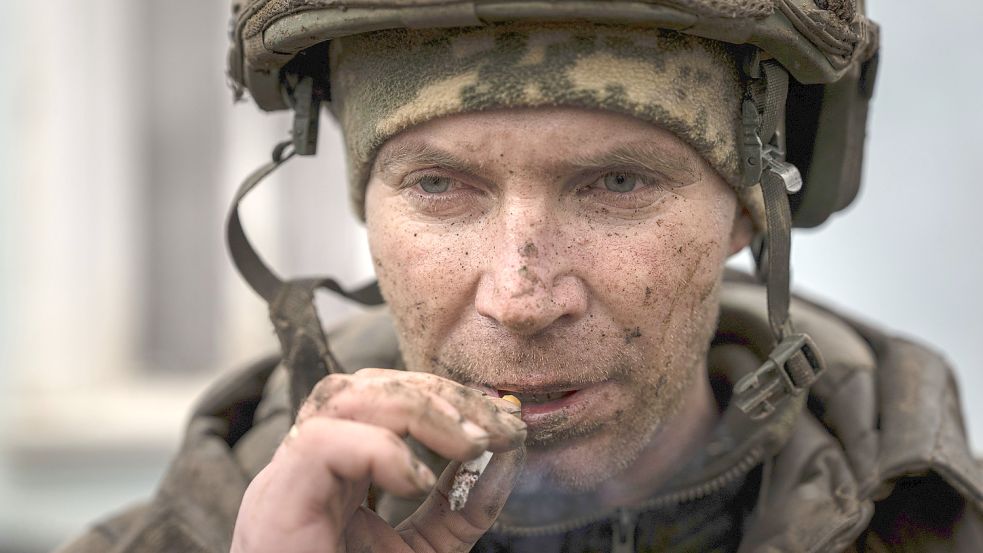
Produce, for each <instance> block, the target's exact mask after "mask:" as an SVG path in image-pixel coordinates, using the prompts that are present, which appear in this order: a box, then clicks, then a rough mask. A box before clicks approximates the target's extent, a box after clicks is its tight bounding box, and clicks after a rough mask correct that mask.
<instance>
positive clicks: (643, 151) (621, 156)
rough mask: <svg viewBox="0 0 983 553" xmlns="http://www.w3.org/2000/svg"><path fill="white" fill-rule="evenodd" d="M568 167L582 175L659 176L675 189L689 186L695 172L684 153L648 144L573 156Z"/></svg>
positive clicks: (696, 174)
mask: <svg viewBox="0 0 983 553" xmlns="http://www.w3.org/2000/svg"><path fill="white" fill-rule="evenodd" d="M568 163H569V164H570V165H572V166H573V167H575V168H579V169H580V170H583V171H589V170H597V169H599V168H601V169H619V168H620V169H641V170H644V171H647V172H651V173H658V174H661V175H663V176H665V177H667V178H669V179H671V180H673V181H675V182H676V183H677V184H679V185H686V184H690V183H693V182H695V181H696V180H697V178H698V176H699V171H697V168H696V166H695V164H694V163H693V161H692V160H691V159H689V158H688V156H686V155H685V154H684V153H682V152H679V153H676V152H671V151H667V150H666V149H665V148H660V147H658V146H656V145H655V144H653V143H651V142H630V143H627V144H621V145H619V146H617V147H615V148H613V149H611V150H606V151H603V152H599V153H596V154H587V155H583V156H576V157H574V158H573V159H571V160H569V161H568Z"/></svg>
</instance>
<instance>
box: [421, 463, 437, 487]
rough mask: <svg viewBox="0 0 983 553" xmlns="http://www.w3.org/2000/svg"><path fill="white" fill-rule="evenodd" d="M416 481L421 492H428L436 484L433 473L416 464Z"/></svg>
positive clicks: (422, 465) (425, 466)
mask: <svg viewBox="0 0 983 553" xmlns="http://www.w3.org/2000/svg"><path fill="white" fill-rule="evenodd" d="M416 481H417V483H419V485H420V488H422V489H423V490H430V488H432V487H433V486H434V484H436V483H437V477H436V476H434V474H433V471H431V470H430V468H428V467H427V465H424V464H423V463H417V465H416Z"/></svg>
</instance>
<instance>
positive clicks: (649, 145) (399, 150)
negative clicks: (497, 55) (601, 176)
mask: <svg viewBox="0 0 983 553" xmlns="http://www.w3.org/2000/svg"><path fill="white" fill-rule="evenodd" d="M619 159H621V160H623V161H631V162H633V163H648V164H652V165H653V166H654V167H653V169H654V170H659V171H666V170H670V171H684V172H687V173H695V172H697V171H698V169H699V168H700V166H706V162H705V160H703V159H702V158H701V157H700V155H699V154H698V153H697V152H696V151H695V150H694V149H693V148H691V147H690V146H689V145H688V144H686V143H685V142H683V141H682V140H681V139H679V138H678V137H676V136H675V135H673V134H672V133H670V132H669V131H667V130H665V129H662V128H660V127H658V126H656V125H653V124H651V123H648V122H646V121H642V120H640V119H637V118H635V117H630V116H626V115H622V114H619V113H614V112H609V111H605V110H591V109H583V108H569V107H558V108H513V109H500V110H489V111H481V112H471V113H462V114H455V115H451V116H446V117H442V118H438V119H434V120H431V121H428V122H426V123H424V124H421V125H418V126H416V127H413V128H411V129H409V130H407V131H404V132H403V133H400V134H398V135H396V136H395V137H393V138H392V139H390V140H388V141H387V142H386V143H385V144H384V145H383V147H382V148H381V149H380V151H379V154H378V156H377V158H376V161H375V163H374V167H373V170H374V171H375V172H387V171H390V170H396V169H398V168H399V167H400V166H402V165H413V164H420V163H424V164H426V163H430V164H434V165H441V166H450V167H453V166H454V165H455V163H458V162H462V161H463V162H469V163H473V162H479V163H485V164H495V165H500V164H505V163H507V164H510V165H518V166H528V167H538V168H541V169H544V170H550V169H553V168H558V167H561V166H562V167H571V166H574V167H575V166H590V165H595V164H601V165H605V164H615V163H616V162H617V161H618V160H619Z"/></svg>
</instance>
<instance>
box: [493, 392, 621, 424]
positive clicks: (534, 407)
mask: <svg viewBox="0 0 983 553" xmlns="http://www.w3.org/2000/svg"><path fill="white" fill-rule="evenodd" d="M602 384H603V383H600V382H599V383H593V384H581V385H580V386H569V385H563V386H530V387H524V386H516V385H510V386H505V387H502V388H498V389H497V391H499V393H501V394H502V395H504V394H506V393H509V392H512V393H513V394H514V393H515V392H518V393H520V394H542V393H559V392H568V393H567V394H566V395H564V396H563V397H561V398H559V399H555V400H553V401H549V402H546V403H529V402H526V403H523V404H522V420H523V421H524V422H525V423H526V424H527V425H528V426H529V427H530V429H533V430H535V428H537V427H541V426H546V425H550V426H553V425H555V424H556V422H557V420H558V419H557V417H565V418H567V419H568V423H573V422H574V419H575V418H576V415H577V414H578V413H582V412H584V411H586V410H587V408H588V406H589V404H590V403H591V402H592V401H593V400H594V398H595V396H596V395H597V389H598V388H599V387H600V386H601V385H602Z"/></svg>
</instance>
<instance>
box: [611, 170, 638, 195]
mask: <svg viewBox="0 0 983 553" xmlns="http://www.w3.org/2000/svg"><path fill="white" fill-rule="evenodd" d="M636 184H638V175H633V174H631V173H608V174H607V175H604V187H605V188H607V189H608V190H610V191H611V192H631V191H632V190H634V189H635V185H636Z"/></svg>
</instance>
